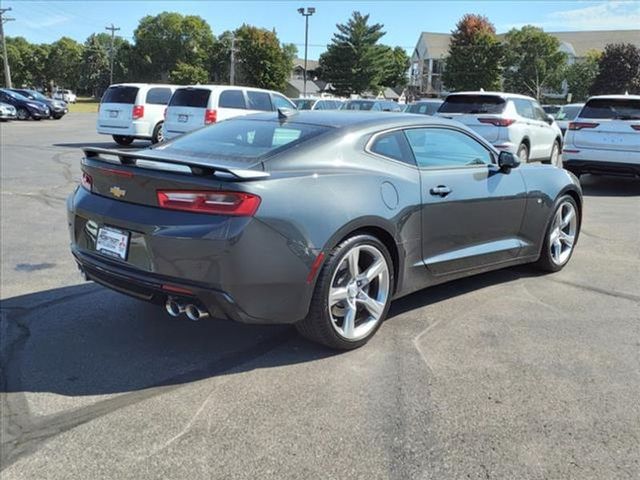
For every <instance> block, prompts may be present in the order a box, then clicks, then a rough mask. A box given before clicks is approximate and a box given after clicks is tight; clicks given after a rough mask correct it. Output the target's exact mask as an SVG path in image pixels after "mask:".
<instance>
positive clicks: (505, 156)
mask: <svg viewBox="0 0 640 480" xmlns="http://www.w3.org/2000/svg"><path fill="white" fill-rule="evenodd" d="M518 165H520V160H518V157H516V156H515V155H514V154H513V153H511V152H500V155H498V167H500V170H503V171H509V170H511V169H512V168H516V167H517V166H518Z"/></svg>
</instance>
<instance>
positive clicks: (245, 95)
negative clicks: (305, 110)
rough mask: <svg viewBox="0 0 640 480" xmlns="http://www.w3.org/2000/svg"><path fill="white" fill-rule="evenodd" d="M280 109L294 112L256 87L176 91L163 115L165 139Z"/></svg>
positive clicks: (199, 87) (282, 98)
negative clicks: (228, 120)
mask: <svg viewBox="0 0 640 480" xmlns="http://www.w3.org/2000/svg"><path fill="white" fill-rule="evenodd" d="M279 108H286V109H290V110H295V109H296V106H295V105H294V104H293V103H292V102H291V100H289V99H288V98H287V97H285V96H284V95H282V94H280V93H277V92H273V91H271V90H262V89H259V88H249V87H236V86H229V85H193V86H189V87H181V88H178V89H176V91H175V92H174V93H173V96H172V97H171V101H170V102H169V106H168V107H167V111H166V114H165V122H164V138H165V139H170V138H173V137H177V136H178V135H182V134H183V133H187V132H190V131H192V130H195V129H197V128H200V127H203V126H205V125H209V124H211V123H215V122H219V121H221V120H226V119H227V118H232V117H238V116H240V115H248V114H250V113H259V112H265V111H266V112H271V111H275V110H277V109H279Z"/></svg>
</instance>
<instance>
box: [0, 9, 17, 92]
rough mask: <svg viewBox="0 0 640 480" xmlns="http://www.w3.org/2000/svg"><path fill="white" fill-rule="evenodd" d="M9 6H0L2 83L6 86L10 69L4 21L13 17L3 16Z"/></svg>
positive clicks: (7, 85)
mask: <svg viewBox="0 0 640 480" xmlns="http://www.w3.org/2000/svg"><path fill="white" fill-rule="evenodd" d="M10 11H11V7H9V8H0V37H2V60H3V62H4V83H5V86H6V87H7V88H11V70H10V69H9V57H8V56H7V39H6V37H5V36H4V24H5V22H11V21H14V20H15V18H11V17H5V16H4V14H5V13H6V12H10Z"/></svg>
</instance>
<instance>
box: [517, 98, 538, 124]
mask: <svg viewBox="0 0 640 480" xmlns="http://www.w3.org/2000/svg"><path fill="white" fill-rule="evenodd" d="M513 104H514V105H515V106H516V112H518V115H520V116H521V117H525V118H532V119H535V118H536V115H535V113H534V111H533V105H532V104H531V102H530V101H529V100H525V99H523V98H514V99H513Z"/></svg>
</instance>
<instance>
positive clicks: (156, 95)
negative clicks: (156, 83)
mask: <svg viewBox="0 0 640 480" xmlns="http://www.w3.org/2000/svg"><path fill="white" fill-rule="evenodd" d="M170 99H171V89H170V88H160V87H155V88H150V89H149V91H148V92H147V100H146V102H145V103H149V104H151V105H167V104H168V103H169V100H170Z"/></svg>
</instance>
